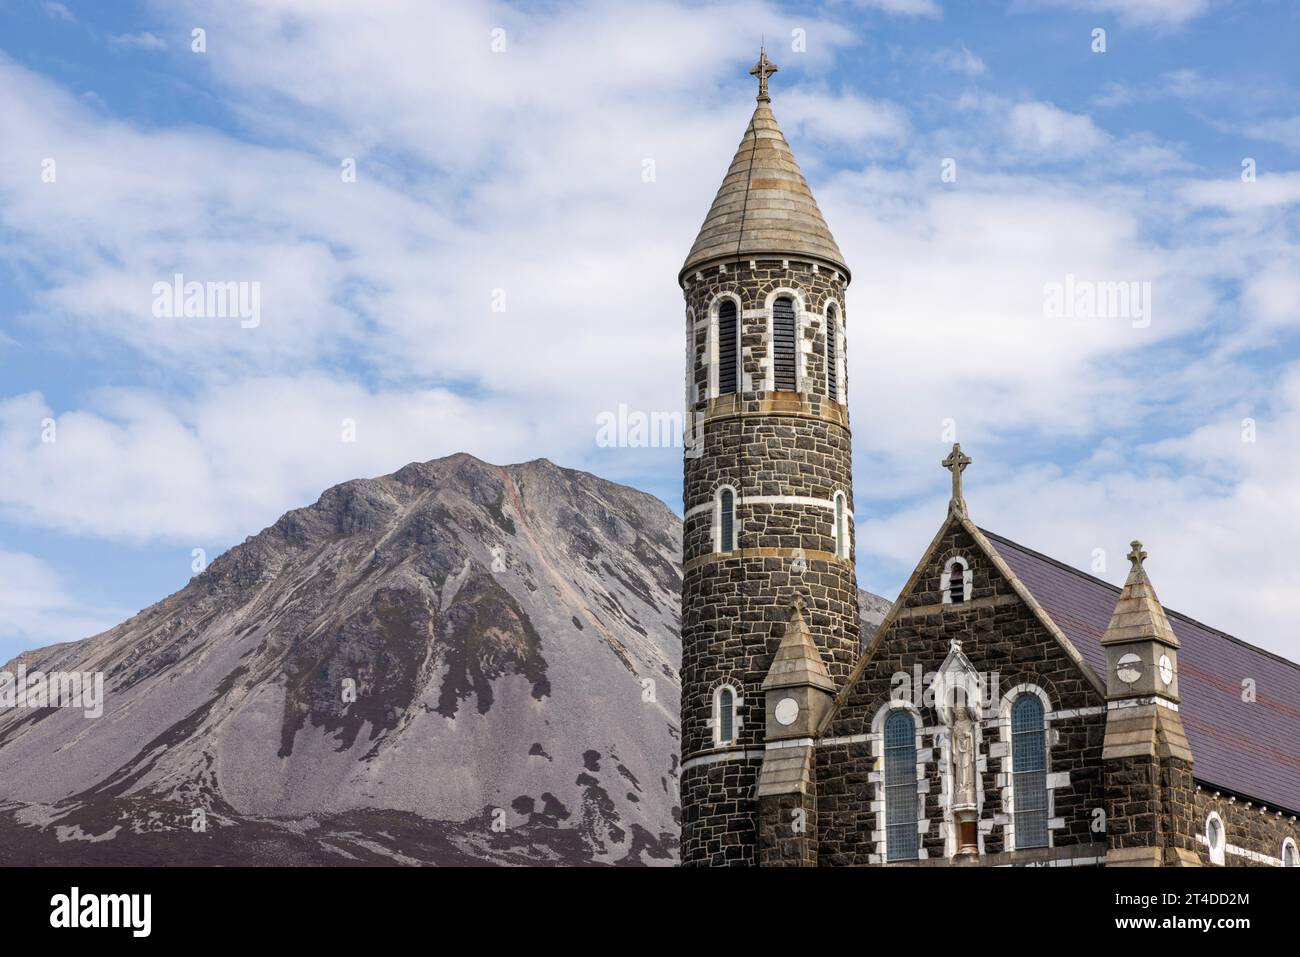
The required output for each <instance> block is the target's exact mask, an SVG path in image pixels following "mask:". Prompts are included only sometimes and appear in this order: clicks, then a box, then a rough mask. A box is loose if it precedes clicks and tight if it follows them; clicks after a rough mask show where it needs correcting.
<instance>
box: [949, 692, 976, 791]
mask: <svg viewBox="0 0 1300 957" xmlns="http://www.w3.org/2000/svg"><path fill="white" fill-rule="evenodd" d="M952 778H953V786H952V792H953V794H952V799H953V805H954V806H955V807H964V806H970V807H974V806H975V722H974V721H973V720H971V715H970V711H969V709H967V708H964V707H962V708H957V709H955V711H954V714H953V726H952Z"/></svg>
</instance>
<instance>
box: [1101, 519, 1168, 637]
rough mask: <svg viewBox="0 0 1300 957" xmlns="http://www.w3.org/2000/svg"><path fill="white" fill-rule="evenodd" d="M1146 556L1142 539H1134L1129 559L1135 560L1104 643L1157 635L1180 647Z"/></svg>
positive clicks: (1107, 629)
mask: <svg viewBox="0 0 1300 957" xmlns="http://www.w3.org/2000/svg"><path fill="white" fill-rule="evenodd" d="M1146 557H1147V553H1146V552H1144V551H1143V550H1142V543H1141V542H1133V543H1132V551H1130V552H1129V553H1128V560H1129V561H1130V562H1132V563H1133V567H1132V568H1130V569H1129V573H1128V580H1127V581H1126V582H1124V590H1123V591H1122V592H1120V595H1119V601H1118V602H1116V603H1115V612H1114V614H1112V615H1111V617H1110V625H1109V626H1108V627H1107V628H1106V634H1104V635H1103V636H1102V639H1101V643H1102V644H1103V645H1110V644H1118V643H1120V642H1131V641H1141V640H1143V639H1146V638H1154V639H1156V640H1158V641H1161V642H1163V643H1164V644H1166V645H1169V646H1170V647H1172V648H1177V647H1178V639H1177V638H1176V637H1175V636H1174V630H1173V628H1171V627H1170V626H1169V619H1168V618H1166V617H1165V610H1164V608H1163V607H1162V606H1161V604H1160V600H1159V599H1158V598H1156V590H1155V588H1154V587H1153V586H1152V584H1151V579H1149V578H1147V570H1146V569H1145V568H1144V567H1143V566H1142V563H1143V562H1144V561H1146Z"/></svg>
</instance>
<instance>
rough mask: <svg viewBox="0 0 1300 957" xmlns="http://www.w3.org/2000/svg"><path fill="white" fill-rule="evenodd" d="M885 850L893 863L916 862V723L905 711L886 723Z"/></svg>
mask: <svg viewBox="0 0 1300 957" xmlns="http://www.w3.org/2000/svg"><path fill="white" fill-rule="evenodd" d="M885 827H886V829H887V830H886V835H885V846H886V849H887V857H888V859H889V860H891V861H910V860H914V859H915V858H916V855H917V851H918V849H919V847H920V835H919V834H918V833H917V830H916V722H915V721H913V720H912V716H911V715H910V714H908V713H907V712H906V711H894V712H893V713H891V714H890V715H889V717H888V718H886V719H885Z"/></svg>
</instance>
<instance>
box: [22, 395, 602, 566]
mask: <svg viewBox="0 0 1300 957" xmlns="http://www.w3.org/2000/svg"><path fill="white" fill-rule="evenodd" d="M93 398H94V401H93V403H92V405H93V409H94V411H88V410H71V411H65V412H62V413H59V412H57V411H56V410H54V409H51V408H50V407H49V406H48V404H47V403H46V402H45V400H44V399H43V397H42V396H40V395H39V394H34V393H33V394H27V395H22V396H16V397H14V398H11V399H7V400H3V401H0V515H3V516H4V517H5V518H7V519H9V520H11V521H16V522H21V523H23V524H27V525H35V526H41V527H48V528H53V529H58V530H60V531H64V532H70V533H74V534H83V535H92V536H99V537H104V538H110V539H115V540H123V541H167V542H176V543H180V544H185V545H192V546H206V545H210V544H211V543H213V542H227V541H232V540H237V539H239V538H242V537H243V536H245V535H248V534H252V533H253V532H255V531H257V530H258V529H260V528H263V527H264V526H266V525H268V524H270V523H271V522H273V521H275V519H276V518H278V517H279V516H280V514H281V513H283V512H285V511H287V510H288V509H290V508H296V507H300V506H302V505H306V504H308V503H310V502H312V501H315V499H316V497H317V496H318V495H319V494H320V492H321V491H323V490H324V489H325V488H326V487H327V486H329V485H331V484H334V483H337V482H341V481H346V480H347V479H351V478H356V477H358V476H372V475H377V474H383V473H386V472H389V471H393V470H395V469H396V468H399V467H400V466H402V465H405V464H406V463H407V462H411V461H425V460H427V459H431V458H436V457H438V456H441V455H447V454H450V453H452V452H457V451H468V452H472V453H476V454H478V455H480V456H481V457H483V458H485V459H487V460H489V461H502V460H507V459H510V458H511V456H512V454H513V453H515V452H517V451H518V450H520V449H521V448H525V447H527V445H528V444H529V443H530V442H531V441H532V439H531V438H530V437H529V436H528V435H527V434H526V432H527V431H528V430H527V428H526V426H525V423H523V422H522V421H521V422H520V423H519V425H517V426H513V427H512V426H511V425H510V420H511V416H512V414H513V413H514V411H515V410H513V409H510V408H505V409H502V408H499V407H497V406H495V405H493V404H492V403H471V402H469V401H466V400H464V399H461V398H458V397H456V396H454V395H451V394H449V393H446V392H443V391H438V390H412V391H404V392H400V393H399V392H385V393H371V392H368V391H367V390H365V389H363V388H360V387H358V386H356V385H353V384H350V383H346V382H338V381H334V380H331V379H329V378H327V377H325V376H322V375H305V376H302V377H299V378H287V377H278V378H265V379H245V380H243V381H241V382H239V383H238V384H232V385H228V386H225V387H214V388H212V389H210V390H206V391H204V392H203V393H202V394H200V395H198V396H197V397H195V398H193V399H189V400H174V401H172V402H170V403H169V404H167V405H163V404H160V403H159V402H158V401H157V398H156V396H154V395H153V394H152V393H151V392H148V391H145V390H135V389H131V390H127V389H122V390H112V391H109V392H106V393H103V394H101V395H98V396H95V397H93ZM46 419H54V421H55V428H54V433H53V436H54V441H47V440H46V434H48V433H47V429H46V426H45V420H46ZM345 420H348V421H350V422H351V423H352V427H351V429H346V428H345V425H346V423H345ZM566 427H567V428H569V429H571V430H573V431H574V432H577V434H579V435H583V436H585V437H586V438H587V444H588V445H590V443H591V438H590V436H592V435H593V434H594V419H593V421H592V424H591V425H589V426H588V427H587V428H585V429H582V430H581V431H578V430H579V429H580V428H581V425H580V424H577V423H575V422H573V421H572V419H569V420H566V421H565V422H564V423H563V424H561V425H559V429H564V428H566ZM540 432H541V434H540V436H539V438H538V440H537V441H539V442H540V443H542V444H543V445H546V444H548V443H550V442H552V441H554V442H555V446H557V447H558V446H562V445H563V444H564V441H563V440H562V439H560V438H558V437H557V436H555V435H554V434H553V430H552V428H551V427H550V426H549V425H547V426H543V428H542V429H541V430H540ZM43 433H46V434H43ZM349 434H350V435H355V439H352V438H348V437H347V436H348V435H349Z"/></svg>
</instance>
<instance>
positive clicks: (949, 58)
mask: <svg viewBox="0 0 1300 957" xmlns="http://www.w3.org/2000/svg"><path fill="white" fill-rule="evenodd" d="M930 62H931V63H933V64H934V65H936V66H938V67H940V68H941V69H944V70H949V71H951V72H953V73H961V74H963V75H965V76H971V77H975V76H983V75H984V74H985V73H986V72H988V66H987V65H986V64H985V63H984V61H983V60H981V59H980V58H979V57H978V56H976V55H975V54H974V53H972V52H971V51H970V50H969V49H968V48H967V47H966V45H965V44H964V43H963V44H961V45H960V46H956V47H950V48H948V49H944V50H935V51H934V53H933V54H931V56H930Z"/></svg>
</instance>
